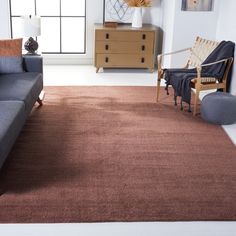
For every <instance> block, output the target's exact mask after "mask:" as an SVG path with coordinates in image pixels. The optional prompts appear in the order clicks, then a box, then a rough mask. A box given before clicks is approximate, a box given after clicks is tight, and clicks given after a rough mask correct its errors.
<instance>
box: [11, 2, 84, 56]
mask: <svg viewBox="0 0 236 236" xmlns="http://www.w3.org/2000/svg"><path fill="white" fill-rule="evenodd" d="M11 1H12V0H9V8H10V26H11V38H13V26H12V18H14V17H20V16H18V15H12V7H11V6H12V2H11ZM33 1H34V14H35V15H37V1H38V0H33ZM49 1H50V0H49ZM59 2H60V15H59V16H46V15H45V16H44V15H43V16H40V17H41V18H44V17H52V18H54V17H55V18H59V19H60V52H42V54H58V55H64V54H72V55H74V54H78V55H79V54H81V55H84V54H86V49H87V42H86V41H87V40H86V39H87V38H86V35H87V7H86V4H87V0H85V9H84V13H85V14H84V16H62V15H61V0H59ZM62 18H84V51H83V52H62ZM36 40H37V37H36Z"/></svg>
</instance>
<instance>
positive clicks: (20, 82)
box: [0, 56, 43, 168]
mask: <svg viewBox="0 0 236 236" xmlns="http://www.w3.org/2000/svg"><path fill="white" fill-rule="evenodd" d="M23 67H24V70H25V71H26V72H23V73H17V74H0V168H1V167H2V165H3V163H4V161H5V160H6V158H7V156H8V154H9V152H10V151H11V148H12V146H13V145H14V143H15V141H16V139H17V137H18V135H19V133H20V131H21V129H22V127H23V126H24V124H25V122H26V119H27V117H28V115H29V114H30V112H31V109H32V108H33V106H34V104H35V102H36V101H38V102H39V103H41V100H39V95H40V93H41V91H42V89H43V65H42V57H39V56H24V57H23Z"/></svg>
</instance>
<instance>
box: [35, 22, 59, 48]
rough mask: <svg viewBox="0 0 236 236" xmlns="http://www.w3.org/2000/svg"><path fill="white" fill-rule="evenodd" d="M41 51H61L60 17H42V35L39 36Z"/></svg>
mask: <svg viewBox="0 0 236 236" xmlns="http://www.w3.org/2000/svg"><path fill="white" fill-rule="evenodd" d="M38 42H39V47H40V51H42V52H60V18H59V17H42V18H41V36H40V37H38Z"/></svg>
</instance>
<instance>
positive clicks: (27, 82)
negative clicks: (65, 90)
mask: <svg viewBox="0 0 236 236" xmlns="http://www.w3.org/2000/svg"><path fill="white" fill-rule="evenodd" d="M42 89H43V76H42V74H40V73H36V72H24V73H18V74H3V75H0V101H23V102H24V103H25V109H26V110H27V112H30V110H31V109H32V107H33V105H34V103H35V101H36V100H37V98H38V96H39V94H40V92H41V91H42Z"/></svg>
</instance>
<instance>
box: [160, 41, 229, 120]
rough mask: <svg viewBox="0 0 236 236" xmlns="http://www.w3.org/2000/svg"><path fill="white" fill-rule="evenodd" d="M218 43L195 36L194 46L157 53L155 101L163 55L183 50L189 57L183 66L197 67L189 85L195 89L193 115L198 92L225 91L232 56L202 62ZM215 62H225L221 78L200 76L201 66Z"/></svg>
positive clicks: (195, 110) (161, 77) (161, 74)
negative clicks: (194, 76)
mask: <svg viewBox="0 0 236 236" xmlns="http://www.w3.org/2000/svg"><path fill="white" fill-rule="evenodd" d="M218 45H219V42H216V41H211V40H207V39H203V38H200V37H197V38H196V41H195V43H194V46H193V47H192V48H186V49H183V50H179V51H175V52H172V53H166V54H161V55H158V57H157V63H158V78H157V102H158V98H159V93H160V84H161V80H162V79H164V78H163V76H164V70H163V68H162V60H163V57H164V56H169V55H173V54H177V53H181V52H185V51H189V52H190V56H189V59H188V61H187V63H186V65H185V66H184V67H183V68H186V69H188V68H196V69H197V77H196V78H194V79H192V80H191V87H192V88H194V89H195V99H194V109H193V115H194V116H195V115H196V114H197V104H198V101H199V93H200V91H203V90H211V89H223V91H226V81H227V77H228V73H229V70H230V67H231V65H232V62H233V58H227V59H224V60H220V61H216V62H213V63H209V64H202V63H203V62H204V61H205V59H206V58H207V57H208V56H209V55H210V54H211V53H212V52H213V50H214V49H215V48H216V47H217V46H218ZM217 63H225V64H226V69H225V72H224V76H223V78H222V79H221V80H220V81H219V80H218V79H217V78H214V77H202V76H201V71H202V68H203V67H207V66H211V65H214V64H217Z"/></svg>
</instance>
